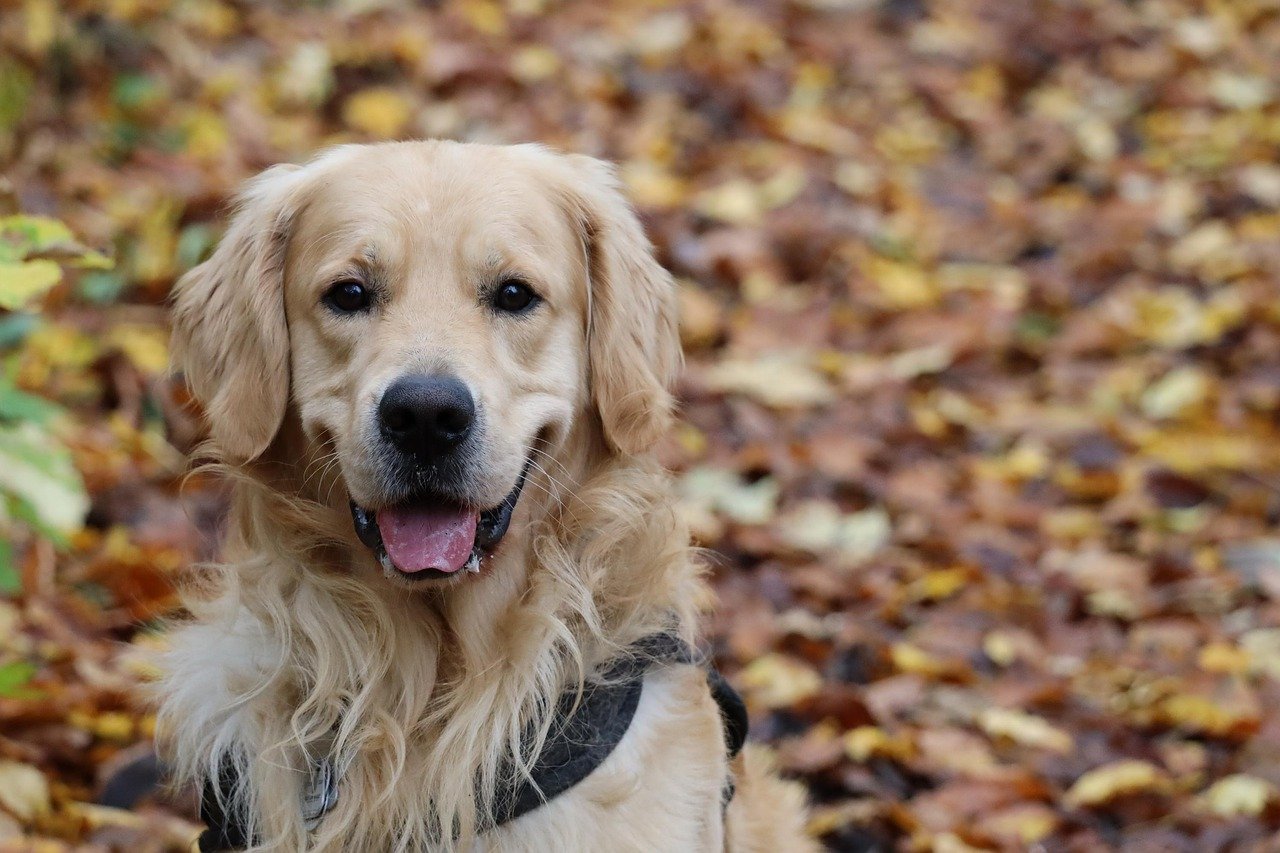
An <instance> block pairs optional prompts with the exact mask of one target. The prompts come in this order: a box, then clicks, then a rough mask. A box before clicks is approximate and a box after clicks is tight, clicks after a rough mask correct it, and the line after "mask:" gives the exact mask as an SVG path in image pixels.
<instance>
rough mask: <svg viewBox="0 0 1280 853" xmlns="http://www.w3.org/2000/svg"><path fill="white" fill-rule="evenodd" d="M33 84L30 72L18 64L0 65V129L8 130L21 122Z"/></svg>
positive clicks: (5, 63) (7, 63)
mask: <svg viewBox="0 0 1280 853" xmlns="http://www.w3.org/2000/svg"><path fill="white" fill-rule="evenodd" d="M34 83H35V78H34V77H33V75H32V74H31V72H30V71H28V70H27V69H26V68H23V67H22V66H21V65H19V64H18V63H16V62H3V63H0V129H4V130H9V129H11V128H12V127H13V126H14V125H16V124H17V123H18V122H19V121H21V120H22V116H23V114H25V113H26V111H27V104H28V103H29V102H30V100H31V89H32V87H33V85H34Z"/></svg>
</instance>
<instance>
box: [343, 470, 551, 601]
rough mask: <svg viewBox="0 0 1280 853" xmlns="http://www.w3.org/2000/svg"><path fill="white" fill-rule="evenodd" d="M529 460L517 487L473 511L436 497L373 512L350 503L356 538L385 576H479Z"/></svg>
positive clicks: (501, 532)
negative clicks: (492, 503)
mask: <svg viewBox="0 0 1280 853" xmlns="http://www.w3.org/2000/svg"><path fill="white" fill-rule="evenodd" d="M531 464H532V457H530V458H529V459H527V460H526V461H525V464H524V468H523V469H522V470H521V472H520V476H519V478H518V479H517V480H516V484H515V487H514V488H512V489H511V491H510V492H509V493H508V494H507V496H506V497H505V498H504V499H503V500H502V503H500V504H498V505H497V506H495V507H491V508H490V509H487V510H481V511H477V510H474V509H470V508H468V507H465V506H461V505H459V504H457V503H455V502H453V501H450V500H447V499H441V498H439V497H437V496H434V495H422V496H419V497H417V498H414V499H411V500H408V501H405V502H403V503H398V504H395V505H393V506H389V507H386V508H384V509H380V510H377V511H374V510H370V509H367V508H365V507H362V506H360V505H359V504H357V503H356V502H355V501H352V502H351V518H352V520H353V521H354V522H355V528H356V535H357V536H358V537H359V538H360V541H361V542H363V543H364V544H365V545H366V546H368V547H369V548H370V549H371V550H372V551H373V552H374V554H375V555H376V556H377V558H378V563H379V564H380V565H381V566H382V568H383V570H384V571H386V572H387V573H388V574H389V575H390V574H392V573H394V574H395V575H396V576H399V577H402V578H409V579H412V580H430V579H439V578H445V577H449V576H451V575H453V574H455V573H456V572H459V571H464V570H465V571H467V572H479V571H480V565H481V562H482V561H483V560H484V558H485V557H487V556H488V555H490V554H492V553H493V552H494V551H495V550H496V549H497V547H498V544H499V543H500V542H501V541H502V537H503V536H505V535H506V532H507V528H508V527H509V526H510V525H511V515H512V513H513V512H515V508H516V503H517V502H518V501H519V500H520V492H521V490H522V489H523V488H524V483H525V480H526V479H527V478H528V475H529V467H530V465H531Z"/></svg>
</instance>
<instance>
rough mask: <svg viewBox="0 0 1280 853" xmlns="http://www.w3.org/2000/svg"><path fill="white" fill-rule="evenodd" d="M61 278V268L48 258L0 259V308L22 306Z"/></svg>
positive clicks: (13, 309)
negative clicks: (5, 260)
mask: <svg viewBox="0 0 1280 853" xmlns="http://www.w3.org/2000/svg"><path fill="white" fill-rule="evenodd" d="M61 280H62V270H61V269H60V268H59V267H58V265H57V264H56V263H54V262H53V261H50V260H44V259H41V260H35V261H19V262H17V263H7V262H2V261H0V308H3V309H5V310H8V311H15V310H17V309H18V308H22V307H23V306H25V305H26V304H27V303H29V302H30V301H31V300H33V299H35V298H36V297H37V296H40V295H41V294H43V293H44V292H45V291H47V290H49V289H50V288H52V287H53V286H54V285H56V284H57V283H58V282H59V281H61Z"/></svg>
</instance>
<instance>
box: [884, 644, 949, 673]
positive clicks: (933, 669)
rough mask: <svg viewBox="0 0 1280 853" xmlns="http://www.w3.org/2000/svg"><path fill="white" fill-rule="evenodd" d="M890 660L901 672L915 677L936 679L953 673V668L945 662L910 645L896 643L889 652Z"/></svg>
mask: <svg viewBox="0 0 1280 853" xmlns="http://www.w3.org/2000/svg"><path fill="white" fill-rule="evenodd" d="M889 659H890V660H892V661H893V665H894V666H895V667H897V668H898V670H899V671H901V672H907V673H911V674H913V675H925V676H930V677H934V676H940V675H946V674H947V673H949V672H950V671H951V667H949V666H948V665H947V664H946V662H945V661H942V660H939V659H938V658H936V657H934V656H933V655H931V654H929V653H928V652H926V651H925V650H924V649H921V648H920V647H918V646H913V645H911V644H910V643H894V644H893V647H892V648H891V649H890V650H889Z"/></svg>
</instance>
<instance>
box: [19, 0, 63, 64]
mask: <svg viewBox="0 0 1280 853" xmlns="http://www.w3.org/2000/svg"><path fill="white" fill-rule="evenodd" d="M23 6H24V7H25V8H24V11H25V13H26V20H25V21H24V22H23V23H24V24H25V25H26V36H27V49H28V50H30V51H31V52H32V53H44V52H45V51H46V50H48V49H49V45H51V44H53V40H54V39H55V38H56V37H57V35H58V22H59V20H60V19H61V17H62V16H61V15H60V14H59V13H58V4H57V3H55V2H53V0H26V2H25V3H24V4H23Z"/></svg>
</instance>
